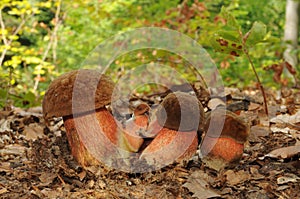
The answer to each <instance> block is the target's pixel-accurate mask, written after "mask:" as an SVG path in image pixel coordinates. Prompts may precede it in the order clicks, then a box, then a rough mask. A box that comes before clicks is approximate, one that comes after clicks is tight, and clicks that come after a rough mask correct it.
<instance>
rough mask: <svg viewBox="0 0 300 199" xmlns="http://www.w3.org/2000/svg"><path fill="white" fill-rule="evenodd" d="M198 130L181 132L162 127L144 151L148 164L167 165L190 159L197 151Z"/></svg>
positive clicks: (142, 155)
mask: <svg viewBox="0 0 300 199" xmlns="http://www.w3.org/2000/svg"><path fill="white" fill-rule="evenodd" d="M197 147H198V137H197V132H196V131H190V132H179V131H175V130H170V129H167V128H162V129H161V130H160V132H158V134H157V136H156V137H155V138H154V139H153V140H152V141H151V143H150V144H149V145H148V146H147V147H146V148H145V150H144V151H143V152H142V154H141V156H140V158H144V159H145V160H146V161H147V162H148V164H156V165H166V164H171V163H173V162H174V161H175V162H182V161H187V160H189V159H190V158H191V157H192V156H193V155H194V154H195V153H196V151H197Z"/></svg>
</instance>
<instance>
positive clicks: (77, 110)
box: [42, 69, 249, 168]
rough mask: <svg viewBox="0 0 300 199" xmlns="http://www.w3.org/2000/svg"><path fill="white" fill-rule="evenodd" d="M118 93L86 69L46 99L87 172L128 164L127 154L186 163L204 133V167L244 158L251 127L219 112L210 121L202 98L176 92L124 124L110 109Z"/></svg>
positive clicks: (60, 82)
mask: <svg viewBox="0 0 300 199" xmlns="http://www.w3.org/2000/svg"><path fill="white" fill-rule="evenodd" d="M114 89H115V84H114V82H113V81H112V80H111V78H110V77H108V76H106V75H104V74H101V73H100V72H97V71H95V70H88V69H82V70H75V71H71V72H69V73H66V74H64V75H62V76H60V77H58V78H57V79H55V80H54V81H53V82H52V83H51V84H50V85H49V88H48V90H47V92H46V94H45V96H44V99H43V104H42V106H43V114H44V118H45V121H46V122H47V121H48V120H49V119H50V118H52V117H62V118H63V121H64V127H65V130H66V135H67V139H68V142H69V145H70V149H71V152H72V155H73V156H74V158H75V159H76V160H77V162H78V163H79V164H81V165H82V166H89V165H99V164H101V163H105V164H106V165H112V162H114V161H116V160H118V159H122V158H124V156H122V155H121V156H120V154H122V152H124V151H125V152H126V153H125V154H126V155H125V158H128V156H130V155H131V154H136V155H137V156H138V160H139V161H140V160H141V161H146V163H147V164H149V165H156V166H157V165H162V166H165V165H168V164H171V163H173V162H174V161H175V162H182V161H186V160H189V159H190V158H191V157H192V156H193V155H194V154H195V153H196V151H197V148H198V144H199V143H198V140H199V135H198V133H199V132H205V135H204V137H203V139H202V143H201V145H200V151H201V154H202V155H203V158H202V160H203V161H204V162H207V163H210V162H211V160H217V161H220V160H221V162H222V164H223V163H224V162H225V163H231V162H235V161H238V160H239V159H240V158H241V156H242V154H243V150H244V143H245V142H246V139H247V136H248V134H249V127H248V125H247V124H246V123H245V122H244V121H243V120H241V119H240V118H238V117H237V116H236V115H235V114H234V113H231V112H230V111H226V110H222V109H218V108H217V109H215V110H214V111H211V113H209V114H208V116H206V118H205V116H204V109H203V107H202V105H201V103H200V101H199V100H198V98H197V97H196V96H194V95H191V94H189V93H184V92H173V93H170V94H168V95H167V96H166V97H165V98H164V99H163V101H162V102H161V103H160V104H159V106H158V108H157V109H155V110H153V109H151V108H150V106H149V105H148V104H146V103H140V104H139V105H137V106H136V107H135V110H134V112H133V115H132V118H130V119H128V120H126V121H125V122H124V123H123V122H120V121H118V120H116V119H115V118H114V116H113V115H112V113H111V112H110V111H109V110H108V109H107V105H110V104H111V103H112V99H115V98H113V94H114ZM153 113H154V114H153ZM224 118H225V119H224ZM222 124H224V127H223V126H221V127H220V125H222ZM218 128H222V130H221V133H220V134H218V133H216V132H220V131H218ZM149 139H150V141H149ZM146 140H147V141H146ZM218 165H219V164H218ZM159 167H160V166H159ZM219 167H221V166H217V168H219Z"/></svg>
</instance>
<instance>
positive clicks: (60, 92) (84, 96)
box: [42, 69, 115, 120]
mask: <svg viewBox="0 0 300 199" xmlns="http://www.w3.org/2000/svg"><path fill="white" fill-rule="evenodd" d="M114 86H115V84H114V82H113V81H112V80H111V78H109V77H108V76H106V75H103V74H101V73H100V72H99V71H96V70H90V69H81V70H75V71H71V72H69V73H66V74H63V75H61V76H60V77H58V78H57V79H55V80H54V81H53V82H52V83H51V84H50V85H49V88H48V90H47V92H46V94H45V96H44V99H43V105H42V106H43V114H44V118H45V119H46V120H47V119H49V118H51V117H62V116H67V115H72V114H74V113H77V114H78V113H84V112H88V111H92V110H95V109H97V108H101V107H104V106H105V105H107V104H109V103H110V102H111V97H112V94H113V90H114Z"/></svg>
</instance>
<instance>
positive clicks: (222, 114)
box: [200, 107, 249, 170]
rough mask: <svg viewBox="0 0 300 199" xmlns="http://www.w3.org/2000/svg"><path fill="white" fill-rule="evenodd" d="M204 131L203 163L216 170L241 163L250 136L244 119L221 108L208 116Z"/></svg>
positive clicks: (201, 148)
mask: <svg viewBox="0 0 300 199" xmlns="http://www.w3.org/2000/svg"><path fill="white" fill-rule="evenodd" d="M204 131H205V132H206V134H205V135H204V138H203V139H202V143H201V145H200V152H201V154H200V156H202V161H203V162H205V163H206V164H207V165H208V166H209V167H211V168H213V169H215V170H220V169H222V168H224V167H226V166H230V165H234V164H235V163H237V162H239V160H240V159H241V157H242V155H243V152H244V143H245V142H246V141H247V138H248V135H249V125H248V124H247V123H246V122H245V121H244V120H243V119H241V118H240V117H239V116H238V115H236V114H235V113H233V112H231V111H228V110H225V108H224V107H219V108H217V109H215V110H213V111H212V112H211V113H210V114H209V115H208V116H207V118H206V121H205V126H204Z"/></svg>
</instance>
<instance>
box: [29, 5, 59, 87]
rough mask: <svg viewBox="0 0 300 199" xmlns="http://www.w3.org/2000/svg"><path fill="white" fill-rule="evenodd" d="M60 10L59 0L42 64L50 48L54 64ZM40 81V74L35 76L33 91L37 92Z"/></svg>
mask: <svg viewBox="0 0 300 199" xmlns="http://www.w3.org/2000/svg"><path fill="white" fill-rule="evenodd" d="M60 10H61V0H59V1H58V3H57V8H56V12H55V18H54V20H55V22H54V23H55V24H54V29H53V31H52V33H51V36H50V41H49V43H48V45H47V48H46V50H45V52H44V54H43V57H42V62H44V61H45V60H46V59H47V56H48V54H49V51H50V49H51V47H52V55H53V61H54V62H55V61H56V46H57V31H58V28H59V26H60V24H61V20H60V19H59V14H60ZM40 79H41V74H40V73H38V74H37V76H36V80H35V82H34V87H33V90H34V91H36V90H37V88H38V85H39V82H40Z"/></svg>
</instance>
